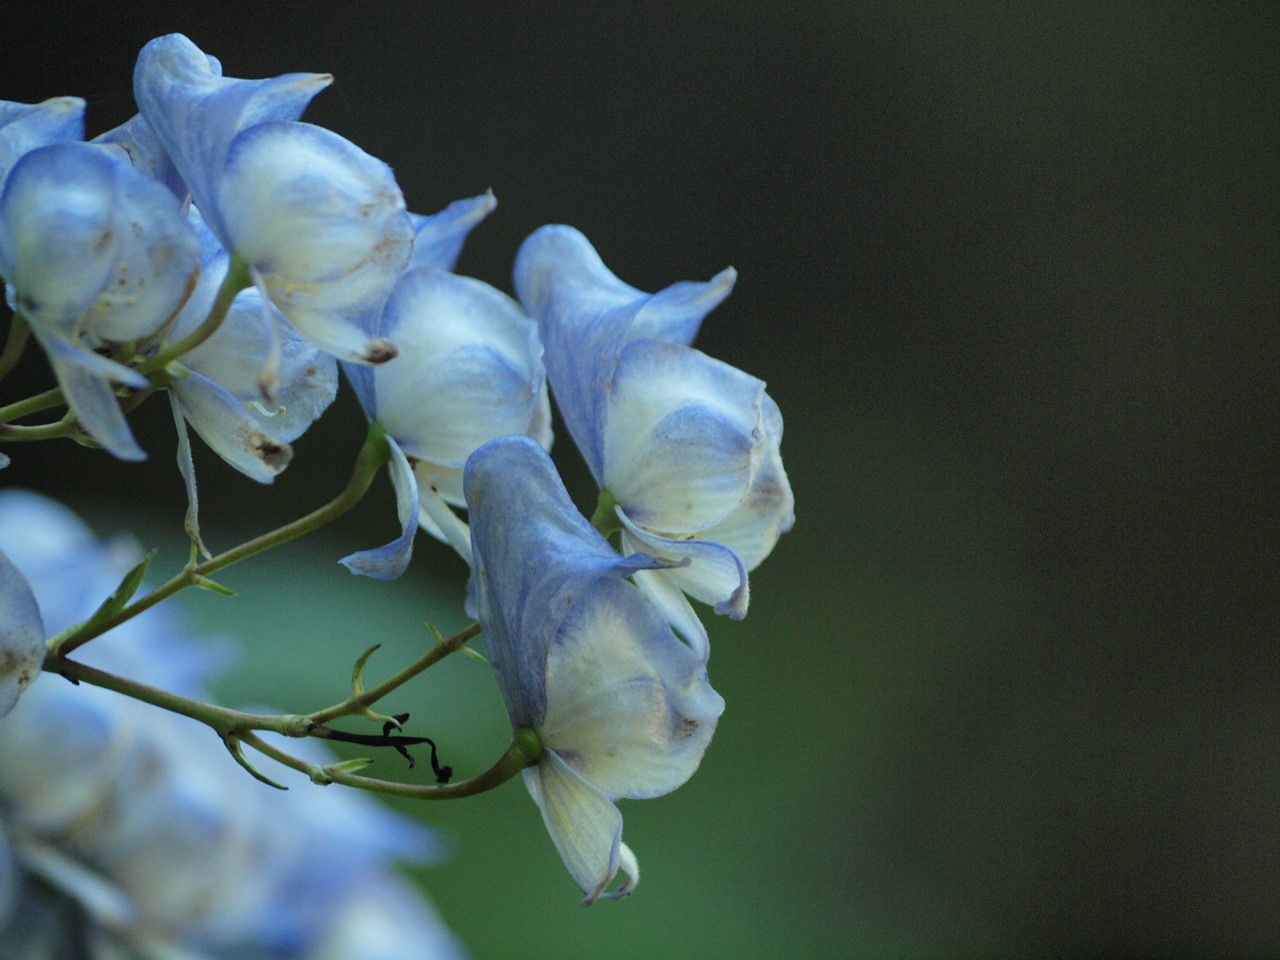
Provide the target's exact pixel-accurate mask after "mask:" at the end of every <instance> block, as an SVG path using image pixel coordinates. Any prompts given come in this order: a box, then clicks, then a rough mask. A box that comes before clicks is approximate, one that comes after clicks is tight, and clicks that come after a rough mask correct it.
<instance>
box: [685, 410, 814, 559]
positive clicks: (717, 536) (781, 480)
mask: <svg viewBox="0 0 1280 960" xmlns="http://www.w3.org/2000/svg"><path fill="white" fill-rule="evenodd" d="M763 399H764V403H763V406H762V412H763V414H764V418H763V419H764V425H765V426H764V431H765V438H766V442H765V453H764V458H763V459H762V461H761V463H760V469H759V470H757V471H756V475H755V478H754V479H753V480H752V481H751V487H750V489H748V490H747V495H746V496H745V497H743V498H742V502H741V503H740V504H738V506H737V507H735V508H734V510H733V512H732V513H730V514H729V515H728V516H727V517H725V518H724V519H723V520H721V521H720V522H719V523H717V524H716V525H715V526H712V527H708V528H707V529H706V530H703V531H702V533H701V534H700V536H701V537H702V538H703V539H705V540H711V541H714V542H716V543H723V544H724V545H725V546H727V547H728V548H729V549H730V550H732V551H733V552H734V553H736V554H737V555H738V557H739V559H741V560H742V564H743V566H744V567H745V568H746V569H747V570H754V569H755V568H756V567H757V566H759V565H760V563H761V561H763V560H764V559H765V557H767V556H768V555H769V553H770V552H771V551H772V550H773V547H774V544H776V543H777V542H778V537H779V536H780V535H781V534H783V533H786V532H787V531H788V530H790V529H791V527H792V525H793V524H794V523H795V497H794V496H793V495H792V493H791V483H790V481H789V480H788V479H787V471H786V470H785V469H784V468H783V466H782V452H781V448H780V444H781V442H782V414H781V412H779V410H778V405H777V404H776V403H774V402H773V399H772V398H771V397H770V396H769V395H768V394H765V396H764V398H763Z"/></svg>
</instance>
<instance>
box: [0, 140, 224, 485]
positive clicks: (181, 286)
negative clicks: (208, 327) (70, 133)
mask: <svg viewBox="0 0 1280 960" xmlns="http://www.w3.org/2000/svg"><path fill="white" fill-rule="evenodd" d="M198 252H199V251H198V244H197V242H196V239H195V236H194V235H193V234H192V232H191V229H190V227H189V226H188V225H187V220H186V217H185V216H184V215H183V213H182V211H181V208H180V206H179V204H178V201H177V199H176V198H175V197H174V196H173V194H172V193H171V192H170V191H168V190H166V189H165V188H164V187H163V186H162V185H161V184H159V183H158V182H156V181H155V180H151V179H149V178H148V177H145V176H143V175H142V174H140V173H138V172H137V171H135V170H134V169H133V167H132V166H131V165H130V164H129V163H128V162H126V161H125V160H124V159H122V157H121V155H120V154H119V153H118V152H116V151H114V150H113V149H111V148H108V147H103V146H97V145H94V144H87V143H80V142H65V143H55V144H52V145H49V146H45V147H39V148H37V149H35V150H31V151H30V152H28V153H26V154H25V155H24V156H23V157H22V158H21V159H20V160H18V161H17V163H15V164H14V165H13V168H12V170H10V172H9V177H8V179H7V181H6V182H5V187H4V192H3V194H0V276H3V277H4V279H5V280H7V281H8V289H7V294H8V297H9V300H10V305H11V306H12V307H13V308H14V310H15V311H17V312H20V313H21V314H22V315H23V316H24V317H25V318H26V320H27V322H28V324H29V325H30V327H31V330H32V333H34V334H35V337H36V339H37V340H38V341H39V342H40V344H41V346H42V347H44V349H45V352H46V353H47V354H48V356H49V361H50V364H51V365H52V367H53V370H54V373H55V375H56V376H57V378H58V382H59V384H60V385H61V386H62V389H63V392H64V393H65V395H66V398H67V402H68V404H69V406H70V407H71V410H72V411H73V412H74V413H75V415H76V419H77V420H79V422H80V425H81V426H82V427H83V428H84V430H85V432H86V433H88V434H89V436H91V437H93V439H95V440H97V441H98V442H99V443H101V444H102V445H103V446H104V447H106V448H107V449H108V450H109V451H111V452H112V453H113V454H115V455H116V456H117V457H120V458H122V459H125V460H139V459H142V458H143V456H144V454H143V453H142V451H141V450H140V449H139V448H138V446H137V444H136V443H135V442H134V439H133V436H132V434H131V433H130V432H129V428H128V425H127V424H126V423H125V419H124V415H123V414H122V413H121V411H120V407H119V404H118V403H117V401H116V398H115V392H114V388H113V386H112V384H113V382H114V383H120V384H123V385H125V386H130V387H143V386H146V383H147V381H146V380H145V379H144V378H143V377H142V376H141V375H139V374H138V373H136V372H135V371H133V370H131V369H130V368H128V367H126V366H124V365H123V364H120V363H117V362H115V361H114V360H111V359H109V358H107V357H105V356H102V355H101V353H99V352H98V351H100V350H101V349H103V348H110V347H112V346H114V345H120V344H130V343H132V344H135V345H137V346H141V345H142V344H143V343H144V342H145V341H146V340H147V339H148V338H151V337H153V336H154V335H155V334H156V333H157V332H158V331H159V330H160V329H161V328H162V327H163V326H164V325H165V324H166V323H167V322H168V321H169V320H171V319H172V318H173V316H174V314H175V313H176V312H177V310H178V308H179V307H180V306H181V304H182V303H183V301H184V300H185V298H186V297H187V295H188V293H189V292H190V285H191V283H192V281H193V278H194V276H195V271H196V265H197V256H198Z"/></svg>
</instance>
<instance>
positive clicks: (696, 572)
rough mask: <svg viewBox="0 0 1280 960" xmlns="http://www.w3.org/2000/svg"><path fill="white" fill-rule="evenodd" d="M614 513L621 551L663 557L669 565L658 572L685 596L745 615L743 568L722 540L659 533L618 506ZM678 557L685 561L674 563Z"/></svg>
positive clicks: (746, 599) (746, 593) (736, 616)
mask: <svg viewBox="0 0 1280 960" xmlns="http://www.w3.org/2000/svg"><path fill="white" fill-rule="evenodd" d="M616 513H617V515H618V519H620V520H621V521H622V524H623V527H624V530H623V540H622V543H623V549H624V552H631V551H638V552H642V553H646V554H649V555H650V556H653V557H660V558H662V559H664V560H667V561H668V562H669V563H671V566H670V567H669V568H667V569H664V570H662V571H661V573H662V576H664V577H668V578H670V580H671V582H673V583H674V584H676V585H677V586H678V587H679V588H680V589H681V590H683V591H684V592H685V593H687V594H689V596H691V597H693V598H694V599H695V600H701V601H702V602H703V603H707V604H711V605H713V606H714V607H715V611H716V613H720V614H726V615H728V616H730V617H732V618H733V619H735V620H740V619H742V618H743V617H745V616H746V615H747V605H748V602H749V597H750V595H749V586H748V582H747V569H746V567H745V566H743V563H742V560H741V559H740V558H739V557H738V555H737V554H736V553H734V552H733V551H732V550H730V549H729V548H728V547H726V546H725V545H724V544H722V543H714V542H711V541H708V540H698V539H693V540H682V539H677V538H672V537H662V536H659V535H657V534H654V533H651V532H650V531H648V530H645V529H643V528H642V527H639V526H637V525H636V524H635V523H633V522H632V521H631V520H630V518H629V517H627V515H626V514H625V513H623V512H622V510H621V509H618V510H617V511H616ZM679 560H683V561H686V562H685V563H683V564H677V563H676V562H675V561H679ZM682 633H683V631H682Z"/></svg>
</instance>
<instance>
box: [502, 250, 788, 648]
mask: <svg viewBox="0 0 1280 960" xmlns="http://www.w3.org/2000/svg"><path fill="white" fill-rule="evenodd" d="M734 279H735V274H734V272H733V270H732V269H728V270H725V271H723V272H722V273H720V274H718V275H717V276H715V277H713V278H712V279H711V280H709V281H707V282H706V283H676V284H673V285H672V286H670V287H667V288H666V289H665V290H662V291H661V292H659V293H656V294H646V293H643V292H642V291H640V290H637V289H635V288H634V287H631V286H628V285H627V284H625V283H623V282H622V281H621V280H619V279H618V278H617V277H616V276H614V275H613V274H612V273H611V272H610V271H609V270H608V268H607V267H606V266H605V265H604V263H603V262H601V260H600V257H599V255H598V254H597V253H596V251H595V250H594V248H592V246H591V244H590V243H589V242H588V241H587V239H586V237H584V236H583V235H582V234H581V233H579V232H578V231H576V230H574V229H572V228H571V227H564V226H548V227H543V228H542V229H540V230H537V231H535V232H534V233H533V234H532V235H531V236H530V237H529V238H528V239H527V240H525V242H524V244H523V245H522V246H521V248H520V252H519V253H518V255H517V257H516V265H515V283H516V291H517V292H518V294H519V296H520V301H521V303H523V304H524V307H525V309H526V310H528V311H529V313H530V314H531V315H533V316H534V317H536V318H537V320H538V324H539V328H540V330H541V332H542V338H543V342H544V344H545V345H546V364H547V376H548V380H549V381H550V384H551V389H552V392H553V393H554V394H555V397H556V402H557V404H558V405H559V407H560V411H561V413H562V415H563V416H564V420H565V424H566V426H567V427H568V429H569V432H570V434H572V436H573V438H574V440H575V442H576V443H577V445H578V448H579V449H580V450H581V451H582V453H583V456H584V457H585V459H586V461H587V464H588V466H589V467H590V469H591V472H592V475H593V476H594V477H595V479H596V482H597V483H598V484H599V485H600V488H601V489H602V490H603V491H607V492H608V494H609V495H611V496H612V498H613V501H614V502H615V503H616V514H617V517H618V520H619V521H620V522H621V524H622V526H623V535H622V539H623V545H624V548H625V549H626V550H628V551H631V550H642V551H645V552H647V553H650V554H652V555H654V556H659V557H664V558H668V559H672V560H677V559H687V560H689V561H690V563H689V564H688V565H686V566H682V567H675V568H672V569H668V570H664V571H662V572H661V573H660V574H648V575H642V576H640V577H639V578H638V580H637V582H640V583H641V584H642V586H643V587H644V589H645V590H646V592H647V593H648V594H649V595H650V597H651V599H653V600H654V601H655V602H657V603H658V604H659V605H660V606H661V607H662V609H663V610H664V612H665V613H666V614H667V616H668V617H669V618H670V619H671V622H672V623H673V624H676V626H677V628H678V629H679V630H680V631H681V632H682V633H683V634H684V635H685V636H686V638H687V639H689V640H690V642H691V643H694V644H695V645H697V644H701V643H705V633H703V632H702V631H701V627H700V626H699V625H698V624H697V623H696V618H695V617H694V616H693V614H692V611H691V610H689V609H688V604H687V602H686V601H685V600H684V598H683V597H682V596H681V595H680V591H684V592H685V593H688V594H689V595H690V596H693V597H695V598H697V599H699V600H702V601H703V602H706V603H711V604H714V605H715V608H716V611H717V612H718V613H727V614H729V615H730V616H734V617H741V616H743V615H745V613H746V610H747V571H748V570H750V569H752V568H753V567H755V566H756V565H757V564H758V563H759V562H760V561H761V560H763V559H764V558H765V557H766V556H767V555H768V554H769V552H770V550H771V549H772V548H773V545H774V543H775V542H776V541H777V538H778V535H779V534H780V533H781V532H783V531H785V530H788V529H790V527H791V524H792V521H793V516H792V506H793V499H792V495H791V488H790V485H789V483H788V482H787V475H786V472H785V471H784V470H783V467H782V458H781V454H780V443H781V439H782V416H781V414H780V413H779V411H778V407H777V405H776V404H775V403H774V402H773V400H772V399H771V398H770V397H769V396H768V394H766V393H765V391H764V383H763V382H761V381H760V380H757V379H756V378H755V377H751V376H749V375H747V374H745V373H743V372H742V371H740V370H737V369H736V368H734V367H731V366H729V365H728V364H725V363H721V362H720V361H718V360H714V359H712V358H711V357H708V356H707V355H706V354H704V353H701V352H700V351H697V350H694V349H692V348H691V347H689V346H688V344H689V343H691V342H692V340H693V338H694V336H695V335H696V334H697V331H698V327H699V326H700V324H701V322H702V318H703V317H704V316H705V315H706V314H707V313H708V312H709V311H710V310H712V309H713V308H714V307H715V306H716V305H717V304H719V303H720V302H721V301H722V300H723V299H724V298H725V297H726V296H728V294H729V291H730V290H731V289H732V287H733V283H734Z"/></svg>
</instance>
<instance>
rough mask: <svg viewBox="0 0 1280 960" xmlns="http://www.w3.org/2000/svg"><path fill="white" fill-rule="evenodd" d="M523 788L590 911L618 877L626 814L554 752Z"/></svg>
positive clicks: (527, 773) (529, 774)
mask: <svg viewBox="0 0 1280 960" xmlns="http://www.w3.org/2000/svg"><path fill="white" fill-rule="evenodd" d="M524 783H525V786H526V787H527V788H528V790H529V794H530V796H532V797H533V802H534V803H536V804H537V805H538V809H539V810H540V811H541V812H542V822H543V823H544V824H546V827H547V833H549V834H550V835H551V842H552V843H554V844H555V847H556V852H557V853H559V854H560V859H561V860H563V861H564V865H565V867H566V868H567V869H568V871H569V876H571V877H572V878H573V882H574V883H576V884H577V885H578V889H579V890H581V891H582V892H583V894H584V897H583V900H582V904H583V906H590V905H591V904H593V903H595V902H596V900H598V899H600V897H601V895H602V894H603V893H604V892H605V889H606V888H607V887H608V886H609V884H610V883H611V882H612V881H613V878H614V877H615V876H617V874H618V868H619V866H620V858H619V852H620V851H619V848H620V847H621V846H622V814H621V813H619V812H618V808H617V807H615V806H614V805H613V804H612V803H611V802H610V801H609V799H608V798H607V797H605V795H604V794H603V793H601V792H600V791H599V790H597V789H596V788H595V787H593V786H592V785H591V784H590V783H588V782H587V781H586V780H585V779H583V777H582V776H581V774H579V773H578V772H577V771H575V770H574V769H573V768H572V767H571V766H569V765H568V764H567V763H565V762H564V760H562V759H561V758H560V757H559V756H558V755H557V754H556V753H555V752H554V751H548V752H547V753H546V755H545V757H544V759H543V761H542V762H541V763H539V764H538V765H537V766H535V767H531V768H530V769H528V770H525V771H524ZM628 892H629V891H628Z"/></svg>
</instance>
